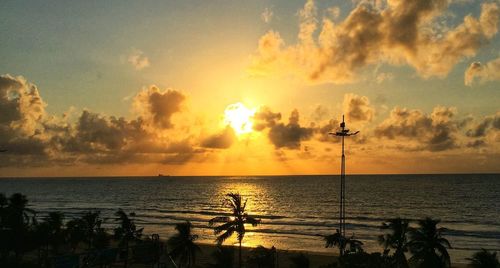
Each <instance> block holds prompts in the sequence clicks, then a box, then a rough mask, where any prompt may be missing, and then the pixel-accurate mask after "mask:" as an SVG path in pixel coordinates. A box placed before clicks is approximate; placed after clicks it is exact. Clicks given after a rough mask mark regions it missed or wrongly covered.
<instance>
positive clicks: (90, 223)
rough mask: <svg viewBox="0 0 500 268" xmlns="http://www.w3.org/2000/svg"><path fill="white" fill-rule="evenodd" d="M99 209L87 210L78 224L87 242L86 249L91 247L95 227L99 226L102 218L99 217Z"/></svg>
mask: <svg viewBox="0 0 500 268" xmlns="http://www.w3.org/2000/svg"><path fill="white" fill-rule="evenodd" d="M100 216H101V212H100V211H88V212H86V213H85V214H84V215H83V216H82V218H81V220H80V221H81V222H80V224H81V225H82V226H81V227H82V228H83V230H84V233H85V240H86V242H87V249H88V250H91V249H92V244H93V241H94V235H95V232H96V231H97V229H99V228H101V224H102V219H101V218H100Z"/></svg>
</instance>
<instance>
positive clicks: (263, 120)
mask: <svg viewBox="0 0 500 268" xmlns="http://www.w3.org/2000/svg"><path fill="white" fill-rule="evenodd" d="M252 119H253V121H254V124H253V128H254V129H255V130H257V131H262V130H264V129H265V128H270V127H273V126H275V125H276V124H277V122H279V121H280V120H281V113H273V112H272V111H271V109H270V108H269V107H267V106H263V107H261V108H260V109H259V111H258V112H256V113H255V115H254V116H253V117H252Z"/></svg>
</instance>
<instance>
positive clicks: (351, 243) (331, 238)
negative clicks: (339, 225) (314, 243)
mask: <svg viewBox="0 0 500 268" xmlns="http://www.w3.org/2000/svg"><path fill="white" fill-rule="evenodd" d="M323 239H324V240H325V247H326V248H331V247H337V248H338V249H339V255H340V256H342V255H344V254H345V253H355V252H362V251H363V247H362V246H363V242H361V241H359V240H356V239H354V234H353V235H352V236H351V237H349V238H347V237H344V236H343V235H341V234H340V232H339V230H338V229H337V230H336V232H335V233H334V234H332V235H327V236H323Z"/></svg>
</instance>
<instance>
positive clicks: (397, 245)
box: [379, 218, 410, 268]
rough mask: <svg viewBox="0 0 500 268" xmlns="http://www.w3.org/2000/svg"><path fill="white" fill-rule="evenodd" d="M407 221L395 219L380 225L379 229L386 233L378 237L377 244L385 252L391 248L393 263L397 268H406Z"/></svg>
mask: <svg viewBox="0 0 500 268" xmlns="http://www.w3.org/2000/svg"><path fill="white" fill-rule="evenodd" d="M409 223H410V221H409V220H406V219H401V218H395V219H389V220H387V222H384V223H382V226H380V229H382V230H386V233H385V234H383V235H380V236H379V242H380V244H382V245H383V246H384V249H385V250H388V249H389V248H392V249H394V250H395V252H394V261H395V266H396V267H397V268H407V267H408V261H407V260H406V256H405V252H407V251H408V241H407V234H408V232H409V231H410V228H409Z"/></svg>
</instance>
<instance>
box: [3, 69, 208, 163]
mask: <svg viewBox="0 0 500 268" xmlns="http://www.w3.org/2000/svg"><path fill="white" fill-rule="evenodd" d="M184 99H185V97H184V96H183V95H182V94H181V93H179V92H177V91H175V90H160V89H158V88H156V87H151V88H149V89H147V90H143V91H141V92H140V93H139V94H138V95H137V96H136V98H135V102H134V105H135V106H136V107H135V108H136V109H137V110H138V111H139V115H138V117H137V118H135V119H131V120H129V119H125V118H123V117H119V118H118V117H114V116H106V115H102V114H99V113H95V112H91V111H88V110H84V111H83V112H82V113H81V114H80V116H79V117H78V119H77V120H76V122H69V121H67V120H68V118H67V116H63V117H62V118H58V117H55V116H51V115H48V114H47V113H46V112H45V106H46V104H45V103H44V102H43V100H42V98H41V97H40V94H39V92H38V89H37V88H36V86H35V85H32V84H30V83H28V82H26V80H25V79H24V78H22V77H12V76H10V75H2V76H0V148H1V149H6V150H7V152H5V153H2V155H1V157H2V159H1V160H0V166H3V167H6V166H47V165H75V164H78V163H80V162H83V163H90V164H117V163H168V161H169V160H171V161H172V164H179V163H182V162H183V161H186V160H187V159H190V158H191V157H193V156H194V155H195V154H197V153H200V152H201V151H200V150H197V149H195V146H194V145H193V144H195V142H194V141H192V140H191V139H190V138H188V137H189V135H185V136H183V137H182V138H183V139H181V140H178V139H175V138H172V137H171V135H169V136H166V135H165V133H163V131H170V132H169V133H170V134H171V133H174V132H175V131H176V130H175V129H174V128H173V127H174V126H173V123H172V121H171V120H172V116H173V115H174V114H175V113H178V112H180V110H181V105H182V102H183V100H184ZM162 133H163V134H162ZM174 137H175V136H174Z"/></svg>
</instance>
